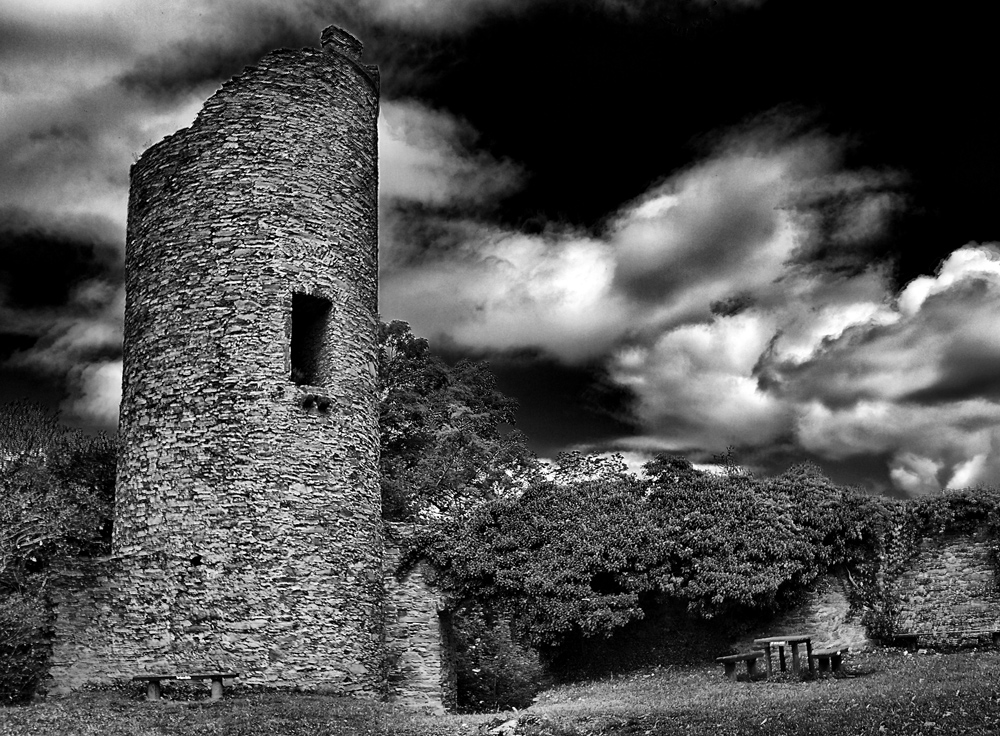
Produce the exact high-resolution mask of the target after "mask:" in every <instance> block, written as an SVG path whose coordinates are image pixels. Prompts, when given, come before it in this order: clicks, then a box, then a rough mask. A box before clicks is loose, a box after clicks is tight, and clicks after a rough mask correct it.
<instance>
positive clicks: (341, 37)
mask: <svg viewBox="0 0 1000 736" xmlns="http://www.w3.org/2000/svg"><path fill="white" fill-rule="evenodd" d="M320 43H321V44H322V46H323V50H324V51H329V52H332V53H338V54H343V55H344V56H346V57H347V58H349V59H352V60H354V61H357V62H360V61H361V54H362V52H363V51H364V44H362V43H361V41H360V40H359V39H357V38H355V37H354V36H353V35H352V34H350V33H348V32H347V31H345V30H344V29H343V28H338V27H337V26H327V27H326V28H324V29H323V34H322V35H321V36H320Z"/></svg>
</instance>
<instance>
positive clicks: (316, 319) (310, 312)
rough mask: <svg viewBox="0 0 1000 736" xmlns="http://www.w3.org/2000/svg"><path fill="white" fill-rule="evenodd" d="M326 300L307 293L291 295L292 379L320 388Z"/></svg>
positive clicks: (322, 377)
mask: <svg viewBox="0 0 1000 736" xmlns="http://www.w3.org/2000/svg"><path fill="white" fill-rule="evenodd" d="M331 306H332V305H331V304H330V301H329V300H328V299H323V298H322V297H318V296H310V295H308V294H292V346H291V352H292V380H293V381H294V382H295V383H297V384H300V385H307V386H322V385H323V383H324V378H325V375H324V373H325V371H324V370H323V368H324V360H323V357H324V353H325V352H326V350H325V347H326V346H325V342H326V333H327V322H328V321H329V319H330V308H331Z"/></svg>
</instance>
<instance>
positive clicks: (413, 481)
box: [378, 321, 534, 519]
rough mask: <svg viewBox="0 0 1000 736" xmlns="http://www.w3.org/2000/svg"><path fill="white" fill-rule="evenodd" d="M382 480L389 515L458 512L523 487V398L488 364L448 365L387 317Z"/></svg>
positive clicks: (527, 464) (529, 465)
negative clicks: (505, 389) (499, 383)
mask: <svg viewBox="0 0 1000 736" xmlns="http://www.w3.org/2000/svg"><path fill="white" fill-rule="evenodd" d="M378 357H379V360H378V378H379V387H380V395H379V398H380V402H379V429H380V431H381V462H380V470H381V483H382V505H383V514H384V515H385V516H386V517H387V518H390V519H414V518H418V517H420V516H422V515H434V514H439V513H457V512H459V511H460V510H462V509H464V508H467V507H469V506H470V505H472V504H474V503H477V502H479V501H482V500H485V499H490V498H494V497H496V496H498V495H502V494H503V493H504V492H507V491H510V490H511V489H514V488H517V487H518V486H519V485H520V484H521V483H522V482H523V481H524V479H525V478H526V477H528V476H530V475H531V474H532V473H533V472H534V459H533V457H532V456H531V453H530V452H529V450H528V449H527V446H526V445H525V442H524V437H523V435H521V434H520V433H519V432H517V431H514V430H513V429H512V426H513V424H514V412H515V410H516V409H517V402H516V401H514V400H513V399H510V398H508V397H506V396H504V395H503V394H502V393H501V392H500V391H498V390H497V387H496V379H495V378H494V376H493V374H492V373H490V371H489V366H488V365H487V364H486V363H485V362H477V361H469V360H462V361H459V362H458V363H456V364H455V365H453V366H449V365H448V364H447V363H445V362H444V361H443V360H441V359H440V358H438V357H437V356H435V355H433V354H432V353H431V352H430V348H429V346H428V343H427V340H425V339H423V338H419V337H415V336H414V335H413V334H412V333H411V332H410V328H409V325H407V324H406V323H405V322H399V321H393V322H391V323H389V324H385V323H381V324H380V330H379V356H378Z"/></svg>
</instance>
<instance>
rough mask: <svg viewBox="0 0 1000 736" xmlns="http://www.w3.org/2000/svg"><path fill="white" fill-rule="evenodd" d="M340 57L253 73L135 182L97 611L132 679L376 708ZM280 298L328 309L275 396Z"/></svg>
mask: <svg viewBox="0 0 1000 736" xmlns="http://www.w3.org/2000/svg"><path fill="white" fill-rule="evenodd" d="M360 53H361V44H360V42H358V41H357V40H356V39H354V38H353V37H351V36H350V35H349V34H346V33H345V32H343V31H341V30H339V29H336V28H330V29H327V30H326V31H325V32H324V34H323V48H322V50H320V49H302V50H298V51H289V50H283V51H277V52H274V53H271V54H268V55H267V56H266V57H264V58H263V59H262V60H261V61H260V63H259V65H258V66H257V67H254V68H249V69H247V70H245V71H244V73H242V74H241V75H240V76H238V77H236V78H234V79H232V80H231V81H229V82H227V83H226V84H225V85H224V86H223V87H222V89H220V90H219V91H218V92H217V93H216V94H215V95H214V96H213V97H212V98H211V99H210V100H208V101H207V102H206V104H205V106H204V108H203V109H202V111H201V113H200V114H199V115H198V117H197V119H196V121H195V122H194V123H193V124H192V125H191V127H189V128H187V129H185V130H181V131H179V132H177V133H175V134H174V135H172V136H170V137H168V138H167V139H165V140H163V141H162V142H160V143H159V144H157V145H156V146H154V147H152V148H151V149H149V150H148V151H147V152H146V153H145V154H144V155H143V156H142V158H141V159H140V160H139V161H138V162H137V163H136V164H135V165H134V166H133V169H132V181H131V190H130V200H129V226H128V240H127V246H126V263H125V268H126V307H125V340H124V379H123V399H122V409H121V429H120V432H121V439H122V447H123V452H122V456H121V458H120V461H119V475H118V483H117V497H116V510H115V527H114V544H113V546H114V553H115V555H116V557H118V558H119V563H118V564H119V570H118V571H117V572H116V574H115V578H114V580H113V582H111V583H109V586H110V587H109V590H112V591H113V594H112V593H109V594H108V595H111V596H112V597H111V599H109V601H108V602H107V603H106V605H108V606H110V607H111V608H113V609H114V613H113V616H111V618H114V619H115V620H116V621H117V623H116V625H115V626H114V627H113V628H112V630H111V631H110V642H109V645H108V646H109V647H110V649H109V652H108V661H117V662H119V663H120V668H121V669H122V670H123V671H125V670H127V671H128V674H135V673H137V672H144V671H145V672H149V671H168V672H170V671H182V670H191V669H206V668H208V669H216V668H225V669H236V670H237V671H239V672H241V673H242V678H241V679H242V681H243V682H247V683H253V684H266V685H275V686H297V687H302V688H306V689H320V688H321V689H326V690H330V691H334V692H340V693H360V694H367V695H381V694H382V693H383V692H384V668H383V643H382V626H383V625H382V595H383V590H382V554H383V539H382V526H381V509H380V503H381V499H380V491H379V484H378V474H377V473H378V445H379V441H378V413H377V394H376V387H375V373H376V371H375V359H376V347H375V341H376V334H377V331H376V326H377V316H376V313H377V268H378V265H377V192H378V181H377V141H376V120H377V115H378V74H377V70H376V69H375V68H374V67H370V66H366V65H364V64H362V63H361V61H360ZM296 294H300V295H307V296H309V297H315V298H316V299H317V300H320V301H322V303H324V304H326V305H327V315H326V317H325V318H324V321H323V322H322V323H321V324H320V326H319V327H317V326H316V325H315V324H313V325H309V326H308V331H310V334H312V335H313V337H314V338H316V339H315V341H316V342H318V345H316V346H315V347H314V348H311V349H312V350H314V353H315V354H314V355H312V356H311V358H310V359H311V360H314V361H315V362H316V365H317V366H318V368H317V370H316V374H315V375H316V376H321V377H322V380H321V381H317V382H318V383H320V384H321V385H309V384H305V383H303V382H302V381H299V380H297V379H296V376H295V375H294V371H293V368H294V366H293V359H292V358H293V356H292V351H291V345H292V341H293V335H294V332H295V330H296V329H297V327H301V326H297V325H296V324H294V322H293V310H292V304H293V300H294V295H296ZM317 331H318V332H317ZM317 335H318V337H317ZM101 595H104V594H103V593H102V594H101ZM99 603H100V602H99ZM100 605H105V603H100ZM102 618H103V619H105V620H109V617H108V616H105V615H103V614H102ZM60 646H63V645H60ZM66 647H70V648H66ZM62 651H64V652H65V653H67V656H68V655H69V654H70V653H71V651H72V645H70V644H68V643H67V644H66V646H64V647H63V649H62ZM77 651H80V650H79V648H77ZM64 659H65V660H66V661H64V662H63V663H62V665H60V666H61V667H62V668H63V671H69V670H74V671H75V672H76V673H77V674H78V675H80V676H82V674H83V673H82V669H81V668H82V665H75V664H74V663H72V662H70V661H68V659H67V658H66V657H64ZM74 668H75V669H74ZM83 669H85V668H83ZM95 673H96V674H98V675H100V673H97V671H96V670H95Z"/></svg>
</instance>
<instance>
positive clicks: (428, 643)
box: [385, 524, 458, 713]
mask: <svg viewBox="0 0 1000 736" xmlns="http://www.w3.org/2000/svg"><path fill="white" fill-rule="evenodd" d="M411 532H412V529H410V527H408V526H407V525H403V524H391V525H387V530H386V560H385V563H386V564H385V589H386V600H385V616H386V626H385V646H386V666H387V675H388V695H389V700H390V701H391V702H394V703H398V704H400V705H406V706H409V707H414V708H420V709H423V710H425V711H430V712H434V713H442V712H445V711H447V710H454V709H455V707H456V705H457V698H458V691H457V673H456V669H455V660H454V646H453V642H452V633H451V618H450V616H449V615H448V612H447V610H446V609H445V606H444V600H443V598H442V595H441V592H440V591H439V590H438V589H437V587H436V586H435V585H434V583H433V570H432V569H431V568H430V566H429V565H428V564H427V563H425V562H421V563H418V564H417V565H415V566H414V567H413V568H412V569H409V570H407V571H406V573H405V574H404V575H401V576H399V575H397V574H396V570H397V568H398V566H399V561H400V557H401V553H402V551H403V548H404V545H405V539H406V537H407V535H408V534H410V533H411Z"/></svg>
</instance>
